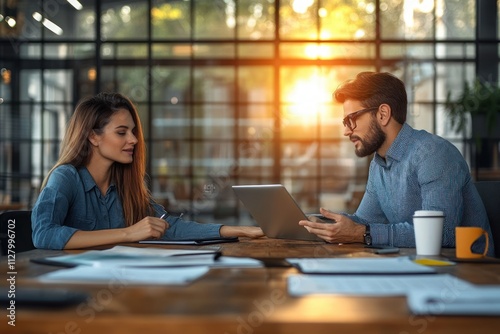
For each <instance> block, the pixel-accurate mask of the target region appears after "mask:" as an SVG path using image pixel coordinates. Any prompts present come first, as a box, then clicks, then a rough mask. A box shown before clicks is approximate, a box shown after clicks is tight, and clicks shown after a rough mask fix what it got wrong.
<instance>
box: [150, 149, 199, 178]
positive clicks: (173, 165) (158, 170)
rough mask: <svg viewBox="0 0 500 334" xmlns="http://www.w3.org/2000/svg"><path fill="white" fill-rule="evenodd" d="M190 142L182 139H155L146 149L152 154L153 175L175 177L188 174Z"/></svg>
mask: <svg viewBox="0 0 500 334" xmlns="http://www.w3.org/2000/svg"><path fill="white" fill-rule="evenodd" d="M189 149H190V144H189V143H188V142H186V141H182V140H155V141H154V142H153V143H152V145H151V146H150V147H148V150H149V151H150V152H151V154H152V166H151V172H152V175H153V176H162V177H175V176H185V175H188V174H189V166H190V160H189Z"/></svg>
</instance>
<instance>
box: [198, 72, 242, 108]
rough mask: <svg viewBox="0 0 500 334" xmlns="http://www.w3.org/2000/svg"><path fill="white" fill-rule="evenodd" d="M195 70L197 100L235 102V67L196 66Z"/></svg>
mask: <svg viewBox="0 0 500 334" xmlns="http://www.w3.org/2000/svg"><path fill="white" fill-rule="evenodd" d="M193 70H194V82H193V90H194V101H195V102H234V79H235V77H234V76H235V75H234V71H235V70H234V67H222V66H210V67H195V68H194V69H193Z"/></svg>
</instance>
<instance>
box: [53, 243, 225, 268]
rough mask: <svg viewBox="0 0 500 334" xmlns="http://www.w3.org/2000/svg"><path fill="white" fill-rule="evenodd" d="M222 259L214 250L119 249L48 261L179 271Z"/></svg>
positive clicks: (59, 257)
mask: <svg viewBox="0 0 500 334" xmlns="http://www.w3.org/2000/svg"><path fill="white" fill-rule="evenodd" d="M218 256H220V253H219V252H218V251H213V250H197V249H195V250H192V249H191V250H190V249H162V248H139V247H126V246H115V247H113V248H110V249H106V250H91V251H87V252H83V253H79V254H72V255H62V256H55V257H50V258H46V259H44V260H45V261H46V262H47V263H50V262H52V264H61V265H87V266H94V267H172V266H173V267H179V266H195V265H198V266H200V265H201V266H209V265H211V264H213V263H214V262H215V258H216V257H218Z"/></svg>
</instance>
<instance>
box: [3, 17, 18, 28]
mask: <svg viewBox="0 0 500 334" xmlns="http://www.w3.org/2000/svg"><path fill="white" fill-rule="evenodd" d="M5 22H7V24H8V25H9V27H11V28H14V27H15V26H16V24H17V22H16V20H15V19H13V18H12V17H10V16H6V17H5Z"/></svg>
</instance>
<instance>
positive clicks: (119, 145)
mask: <svg viewBox="0 0 500 334" xmlns="http://www.w3.org/2000/svg"><path fill="white" fill-rule="evenodd" d="M134 133H135V123H134V120H133V119H132V116H131V115H130V112H129V111H128V110H126V109H120V110H119V111H117V112H115V113H114V114H113V115H112V116H111V118H110V121H109V123H108V124H107V125H106V126H105V127H104V128H103V131H102V133H101V134H96V133H93V134H92V135H91V136H90V138H89V139H90V142H91V143H92V145H93V147H94V150H93V157H92V159H93V160H94V159H96V158H97V159H99V160H104V161H108V162H110V165H111V164H112V163H113V162H119V163H122V164H128V163H131V162H132V161H133V160H134V147H135V144H137V138H136V136H135V134H134Z"/></svg>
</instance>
